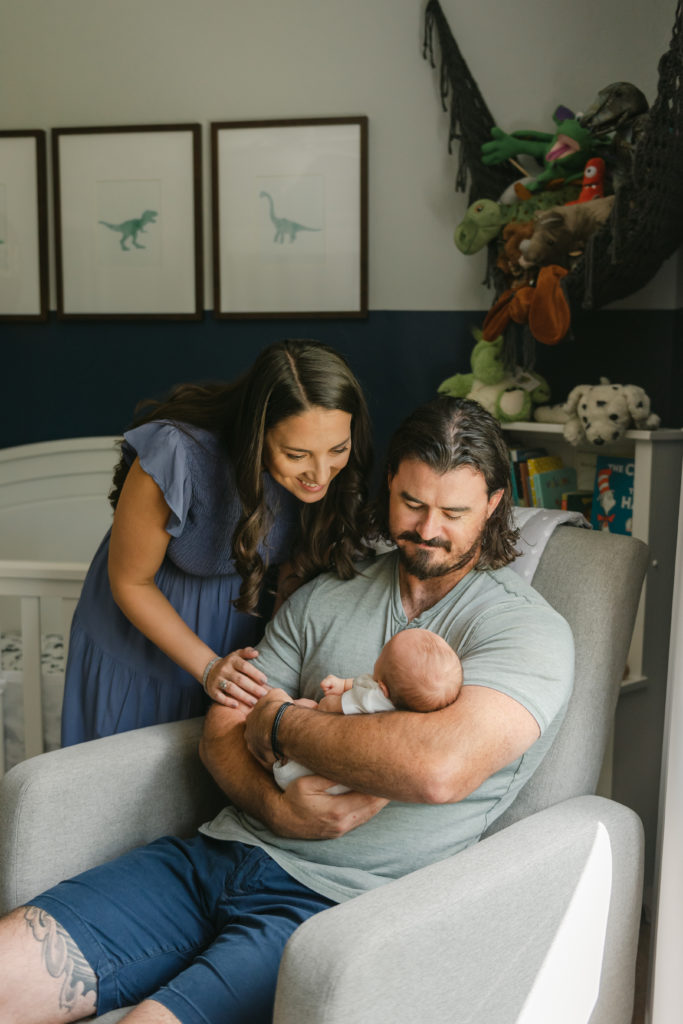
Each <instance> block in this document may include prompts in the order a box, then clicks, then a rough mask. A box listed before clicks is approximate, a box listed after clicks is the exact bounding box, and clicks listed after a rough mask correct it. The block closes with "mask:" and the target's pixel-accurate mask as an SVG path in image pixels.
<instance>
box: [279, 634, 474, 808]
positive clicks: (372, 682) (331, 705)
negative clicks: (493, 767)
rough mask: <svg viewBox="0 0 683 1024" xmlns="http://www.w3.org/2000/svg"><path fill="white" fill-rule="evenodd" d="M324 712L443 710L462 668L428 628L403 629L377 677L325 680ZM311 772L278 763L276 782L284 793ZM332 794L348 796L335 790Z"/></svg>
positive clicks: (377, 667) (388, 645)
mask: <svg viewBox="0 0 683 1024" xmlns="http://www.w3.org/2000/svg"><path fill="white" fill-rule="evenodd" d="M320 686H321V689H322V690H323V692H324V693H325V696H324V697H323V698H322V700H321V701H320V703H319V704H318V708H319V710H320V711H328V712H330V711H332V712H335V711H336V712H341V713H342V714H344V715H367V714H372V713H374V712H376V711H420V712H426V711H438V710H439V709H440V708H445V707H447V706H448V705H449V704H452V703H453V701H454V700H456V698H457V696H458V694H459V693H460V689H461V687H462V665H461V663H460V658H459V657H458V656H457V654H456V653H455V651H454V650H453V648H452V647H451V646H450V644H448V643H446V641H445V640H444V639H443V638H442V637H440V636H437V634H436V633H431V632H430V631H429V630H428V629H404V630H402V631H401V632H400V633H396V635H395V636H392V637H391V639H389V640H388V641H387V642H386V644H385V645H384V647H383V648H382V650H381V652H380V655H379V658H378V659H377V661H376V662H375V668H374V670H373V675H371V676H370V675H363V676H357V677H356V678H355V679H340V678H339V677H338V676H325V678H324V679H323V681H322V683H321V684H320ZM311 774H312V772H310V771H309V769H308V768H305V767H304V766H303V765H301V764H297V762H296V761H286V762H284V763H283V762H281V761H277V762H276V763H275V764H274V765H273V775H274V776H275V781H276V782H277V784H278V785H279V786H280V788H281V789H286V788H287V786H288V785H289V784H290V782H293V780H294V779H298V778H299V776H301V775H311ZM327 792H328V793H333V794H335V793H347V792H348V787H347V786H341V785H336V786H331V787H330V788H329V789H328V790H327Z"/></svg>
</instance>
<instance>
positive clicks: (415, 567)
mask: <svg viewBox="0 0 683 1024" xmlns="http://www.w3.org/2000/svg"><path fill="white" fill-rule="evenodd" d="M485 529H486V528H485V527H484V529H483V530H482V531H481V532H480V534H479V536H478V537H477V538H476V540H475V541H474V544H472V546H471V547H470V548H468V549H467V551H465V553H464V554H462V555H460V557H459V558H457V559H456V560H455V561H454V562H448V561H446V562H434V561H433V560H432V559H431V557H430V552H429V551H425V550H424V548H418V549H417V550H416V551H414V552H413V554H408V552H407V551H406V549H405V548H403V547H400V546H398V557H399V560H400V563H401V565H402V566H403V568H404V569H405V570H406V572H407V573H408V575H410V576H414V577H415V579H418V580H433V579H438V578H439V577H441V576H448V574H449V573H451V572H459V570H460V569H464V568H465V567H466V566H467V565H469V563H470V562H471V561H472V559H473V558H474V557H475V555H477V554H478V552H479V549H480V548H481V542H482V538H483V536H484V531H485ZM396 540H397V541H399V540H408V541H412V542H413V543H414V544H424V545H427V546H428V547H429V548H443V549H444V551H450V550H451V544H450V542H449V541H444V540H439V539H438V538H435V539H434V540H423V539H422V537H420V535H419V533H413V532H412V531H411V530H406V531H404V533H400V534H399V535H398V537H397V538H396Z"/></svg>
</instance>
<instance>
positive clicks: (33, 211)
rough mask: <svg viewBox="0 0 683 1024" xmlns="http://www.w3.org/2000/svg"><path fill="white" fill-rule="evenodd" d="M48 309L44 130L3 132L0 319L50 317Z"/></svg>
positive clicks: (0, 150) (0, 156)
mask: <svg viewBox="0 0 683 1024" xmlns="http://www.w3.org/2000/svg"><path fill="white" fill-rule="evenodd" d="M13 143H14V144H13ZM48 307H49V285H48V256H47V172H46V142H45V132H44V131H41V130H32V129H26V130H17V131H0V321H18V322H22V321H27V322H37V321H45V320H47V317H48Z"/></svg>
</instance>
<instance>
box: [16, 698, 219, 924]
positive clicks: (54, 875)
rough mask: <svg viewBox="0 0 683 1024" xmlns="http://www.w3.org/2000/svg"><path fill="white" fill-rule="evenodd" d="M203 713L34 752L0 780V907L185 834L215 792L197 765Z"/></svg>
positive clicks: (207, 814)
mask: <svg viewBox="0 0 683 1024" xmlns="http://www.w3.org/2000/svg"><path fill="white" fill-rule="evenodd" d="M202 722H203V719H201V718H195V719H190V720H189V721H185V722H173V723H170V724H165V725H153V726H150V727H149V728H146V729H135V730H133V731H132V732H125V733H120V734H118V735H116V736H108V737H106V738H105V739H101V740H94V741H92V742H90V743H81V744H78V745H77V746H73V747H65V748H64V749H62V750H55V751H52V752H51V753H48V754H40V755H39V756H38V757H33V758H30V759H29V760H27V761H22V762H21V763H20V764H18V765H15V767H14V768H12V769H11V770H10V771H9V772H8V773H7V775H5V776H4V778H3V779H2V782H1V783H0V909H1V910H2V911H3V912H6V911H8V910H11V909H12V908H13V907H15V906H18V905H20V904H22V903H24V902H25V901H26V900H27V899H30V897H31V896H34V895H35V894H36V893H38V892H42V890H43V889H46V888H48V887H49V886H50V885H53V884H54V883H55V882H58V881H60V880H61V879H62V878H69V877H70V876H72V875H74V874H76V873H78V872H79V871H84V870H86V869H87V868H89V867H93V866H94V865H96V864H101V863H103V862H104V861H106V860H111V859H112V858H113V857H116V856H118V855H119V854H120V853H123V852H125V851H126V850H130V849H132V848H133V847H134V846H140V845H142V844H143V843H147V842H151V840H153V839H157V838H158V837H159V836H161V835H165V834H168V833H172V834H175V835H181V836H187V835H191V834H192V832H193V831H194V829H195V828H196V827H197V825H199V824H201V823H202V822H203V821H207V820H208V819H209V818H211V817H212V816H213V815H214V814H215V813H216V812H217V810H218V809H219V808H220V807H221V806H222V805H223V804H224V803H225V797H224V796H223V795H222V794H221V793H220V791H219V789H218V788H217V786H216V785H215V783H214V782H213V780H212V779H211V777H210V776H209V774H208V773H207V772H206V771H205V770H204V767H203V766H202V764H201V762H200V760H199V758H198V756H197V745H198V742H199V735H200V732H201V727H202Z"/></svg>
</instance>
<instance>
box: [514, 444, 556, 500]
mask: <svg viewBox="0 0 683 1024" xmlns="http://www.w3.org/2000/svg"><path fill="white" fill-rule="evenodd" d="M546 454H547V452H546V449H545V448H510V483H511V486H512V500H513V501H514V503H515V505H525V504H527V501H526V499H525V496H524V489H523V486H522V468H521V467H522V465H523V464H524V463H526V461H527V459H532V458H536V457H539V456H541V455H546ZM527 477H528V471H527Z"/></svg>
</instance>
